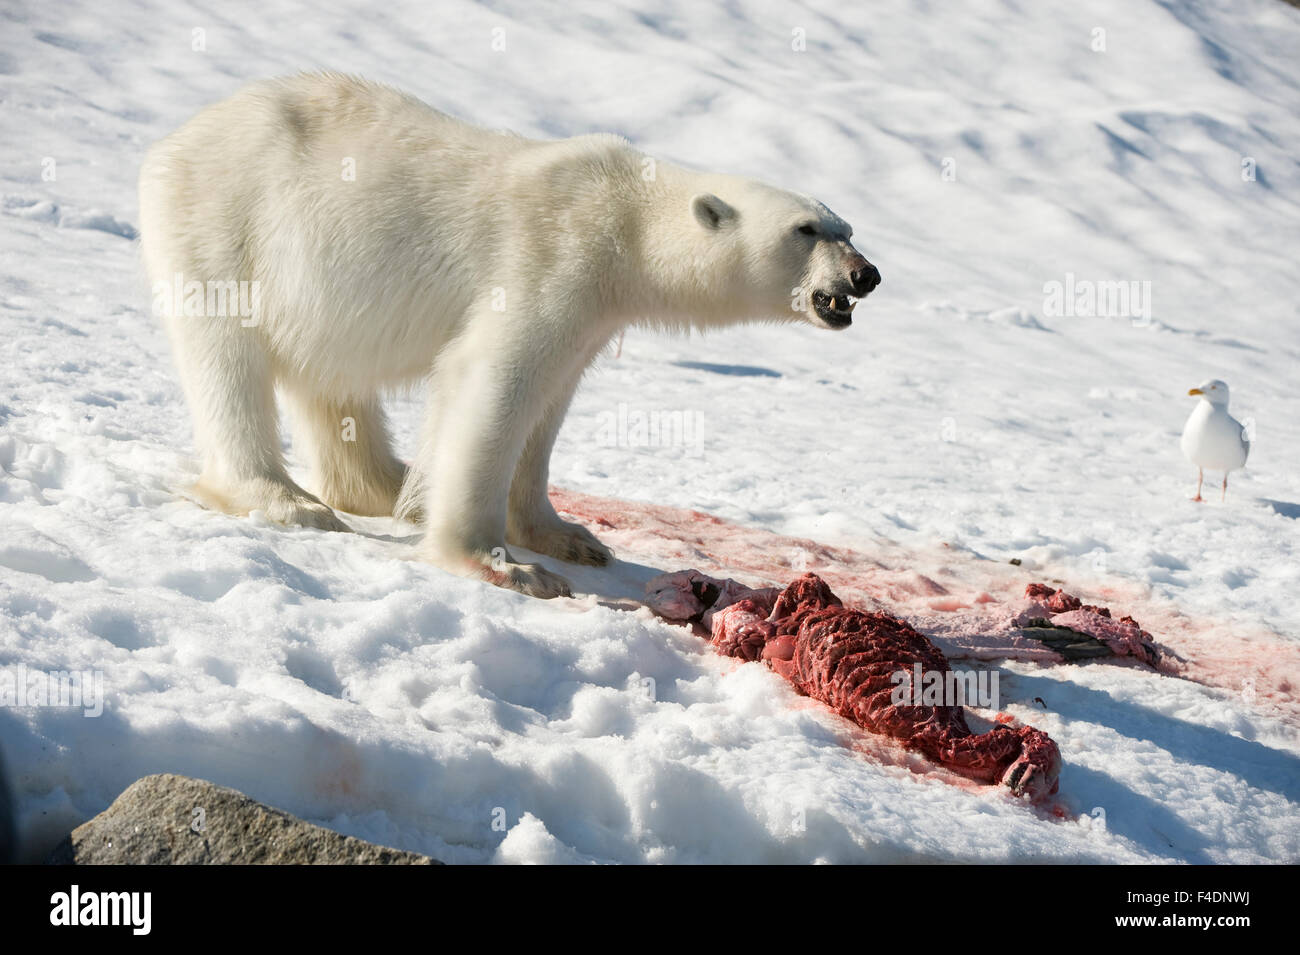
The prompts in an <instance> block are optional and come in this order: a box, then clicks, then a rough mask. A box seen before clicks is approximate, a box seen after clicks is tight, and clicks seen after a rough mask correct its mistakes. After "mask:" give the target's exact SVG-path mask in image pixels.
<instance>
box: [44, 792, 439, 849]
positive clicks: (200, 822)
mask: <svg viewBox="0 0 1300 955" xmlns="http://www.w3.org/2000/svg"><path fill="white" fill-rule="evenodd" d="M199 810H201V811H199ZM50 862H51V863H52V864H54V865H439V864H440V863H439V862H438V861H437V860H435V859H431V858H429V857H428V856H422V855H418V854H416V853H414V852H403V851H401V850H398V849H389V848H386V847H385V846H377V845H374V844H373V843H370V842H364V841H362V840H361V839H354V838H353V837H351V836H345V835H342V834H340V833H337V832H334V831H333V830H330V829H325V828H322V827H321V826H315V825H312V824H311V823H309V822H304V821H303V820H301V819H299V818H297V817H296V816H291V815H290V814H289V813H287V812H284V811H282V810H279V809H274V808H272V807H270V806H267V805H263V804H262V803H260V802H257V801H256V800H254V799H250V798H249V797H248V796H245V795H244V794H243V793H241V792H239V791H237V790H234V789H227V788H226V787H224V786H217V785H215V784H213V783H210V782H207V781H205V780H202V779H191V778H189V777H188V776H174V775H172V774H170V773H162V774H159V775H156V776H144V777H142V778H140V779H137V780H136V781H135V782H134V783H132V784H131V785H130V786H128V787H127V788H126V790H125V791H123V793H122V794H121V795H120V796H118V797H117V799H115V800H113V804H112V805H111V806H109V807H108V808H107V809H105V810H104V811H103V812H101V813H100V814H99V815H98V816H96V817H95V818H93V819H91V820H90V821H89V822H86V823H83V824H82V825H80V826H78V827H77V828H76V829H74V830H73V831H72V832H71V834H70V835H69V836H68V837H67V838H66V839H64V840H63V842H62V843H60V844H59V846H58V847H57V848H55V850H54V853H53V855H52V856H51V857H50Z"/></svg>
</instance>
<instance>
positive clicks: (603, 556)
mask: <svg viewBox="0 0 1300 955" xmlns="http://www.w3.org/2000/svg"><path fill="white" fill-rule="evenodd" d="M519 543H521V544H522V545H523V546H525V547H527V548H528V549H529V550H534V551H537V553H539V554H545V555H547V556H548V557H554V558H555V559H556V560H562V561H564V562H565V563H566V564H586V565H587V566H589V567H604V566H605V565H606V564H608V563H609V562H610V561H611V560H613V559H614V552H613V551H611V550H610V549H609V548H608V547H606V546H605V545H604V544H602V543H601V542H600V539H599V538H597V537H596V535H595V534H593V533H592V532H591V531H589V530H587V529H586V528H585V527H583V526H582V525H581V524H572V523H570V522H568V521H560V522H559V523H558V524H555V525H553V526H550V527H547V528H545V529H543V530H541V531H535V532H534V533H532V534H530V535H528V539H527V540H521V541H520V542H519Z"/></svg>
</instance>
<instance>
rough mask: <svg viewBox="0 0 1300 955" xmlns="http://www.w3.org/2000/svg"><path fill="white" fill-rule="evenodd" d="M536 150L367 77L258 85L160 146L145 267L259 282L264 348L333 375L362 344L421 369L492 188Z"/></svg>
mask: <svg viewBox="0 0 1300 955" xmlns="http://www.w3.org/2000/svg"><path fill="white" fill-rule="evenodd" d="M530 145H534V144H532V143H531V142H530V141H529V140H526V139H523V138H521V137H518V136H515V135H514V134H511V133H504V132H495V131H491V130H487V129H482V128H479V127H476V126H473V125H471V124H469V123H465V122H462V121H460V120H458V119H455V118H454V117H451V116H447V115H445V114H443V113H440V112H438V111H437V110H435V109H433V108H432V107H429V106H428V105H426V104H424V103H422V102H420V101H419V100H417V99H415V98H414V97H411V96H408V95H405V94H403V93H401V92H399V91H397V90H394V89H391V88H389V87H386V86H383V85H380V84H376V83H370V82H367V81H365V80H362V79H359V78H356V77H351V76H345V75H342V74H333V73H313V74H300V75H298V76H293V77H287V78H283V79H273V80H266V81H262V82H258V83H254V84H252V85H250V86H248V87H245V88H244V89H242V90H241V91H239V92H238V93H236V94H235V95H234V96H232V97H230V98H229V99H226V100H224V101H222V102H220V103H216V104H214V105H212V106H209V107H207V108H206V109H204V110H203V111H201V112H200V113H198V114H197V115H196V116H195V117H194V118H193V119H191V120H190V121H189V122H188V123H186V124H185V125H184V126H182V127H181V128H180V129H178V130H176V131H175V132H174V133H172V134H171V135H170V136H168V137H167V138H165V139H163V140H162V141H160V142H159V143H157V144H156V145H155V146H154V147H153V148H152V149H151V150H150V152H149V154H148V156H147V157H146V160H145V162H144V165H143V167H142V169H141V173H140V217H141V241H142V249H143V254H144V260H145V266H146V268H147V270H148V272H149V274H150V277H151V278H152V280H153V281H154V282H158V281H159V280H162V279H168V280H170V279H171V277H172V276H173V275H174V274H178V273H179V274H182V275H184V277H185V280H186V281H189V280H191V279H197V280H199V281H203V282H206V281H210V280H218V281H227V280H235V281H240V280H253V281H257V282H258V283H259V285H260V289H261V295H260V310H261V313H262V314H261V315H259V316H258V321H257V324H258V327H259V328H260V329H261V331H262V333H263V335H264V336H265V338H266V341H267V343H268V345H270V346H271V347H272V349H273V350H274V351H278V352H280V353H282V354H285V355H293V356H295V363H296V364H301V363H303V362H304V361H306V362H310V363H311V364H312V366H313V367H314V368H316V369H317V370H318V372H319V373H321V374H323V375H326V376H329V377H338V376H340V375H345V374H346V372H347V369H346V368H345V367H342V366H340V367H339V368H337V369H334V368H332V367H331V366H332V364H333V361H332V357H333V356H352V359H355V356H357V355H359V354H360V355H373V356H375V357H376V361H381V360H382V362H386V363H387V364H386V367H385V368H384V369H383V371H384V376H385V377H391V378H403V377H411V376H414V375H418V374H419V373H421V371H423V370H427V368H428V363H429V360H430V357H431V355H432V353H433V352H434V351H436V348H437V346H438V344H439V342H440V341H441V340H443V339H445V338H446V337H449V336H450V335H452V334H454V332H455V329H454V327H452V324H451V323H452V322H453V321H454V318H455V316H458V315H460V314H462V313H463V312H464V310H465V307H466V305H467V304H468V301H469V299H470V298H471V297H472V296H473V295H474V294H475V287H476V285H478V284H480V280H481V279H482V276H481V275H480V274H479V270H480V269H481V268H482V258H483V256H482V250H483V249H484V248H485V247H488V246H490V245H491V243H492V239H491V236H488V235H485V234H484V230H485V229H489V230H490V229H491V228H492V227H493V226H492V223H493V222H494V221H495V220H496V219H497V217H495V216H492V215H484V214H483V212H482V210H483V206H484V203H485V195H488V196H490V194H491V190H490V186H487V187H485V184H490V183H491V182H492V181H493V180H494V179H495V178H497V177H498V173H499V169H500V167H501V165H502V164H504V163H508V162H509V161H510V159H511V157H512V156H513V155H515V154H516V153H517V152H518V151H520V150H524V149H527V148H529V146H530ZM439 310H441V314H438V312H439ZM417 313H418V314H419V320H418V321H417V320H415V318H414V316H415V315H416V314H417ZM358 315H363V316H365V319H364V320H362V321H358V320H357V318H356V316H358ZM440 319H441V322H440ZM440 328H442V329H443V334H439V333H438V332H439V329H440ZM431 331H432V334H431ZM304 356H306V357H304ZM381 356H383V357H382V359H381ZM352 359H349V361H350V366H349V367H355V366H356V364H357V363H356V362H355V360H352Z"/></svg>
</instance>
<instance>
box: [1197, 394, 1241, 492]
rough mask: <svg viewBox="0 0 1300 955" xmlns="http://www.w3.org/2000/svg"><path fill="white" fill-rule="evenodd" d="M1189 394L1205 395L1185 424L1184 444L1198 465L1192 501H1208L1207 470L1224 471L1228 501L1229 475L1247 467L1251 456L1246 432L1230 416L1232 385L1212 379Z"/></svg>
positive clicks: (1238, 422) (1224, 488) (1239, 423)
mask: <svg viewBox="0 0 1300 955" xmlns="http://www.w3.org/2000/svg"><path fill="white" fill-rule="evenodd" d="M1187 393H1188V394H1189V395H1200V396H1201V400H1200V401H1198V402H1197V403H1196V407H1195V408H1194V409H1193V410H1192V413H1191V415H1189V416H1188V418H1187V424H1185V425H1183V439H1182V442H1181V443H1180V446H1181V447H1182V449H1183V454H1184V455H1186V456H1187V460H1189V461H1191V462H1192V463H1193V464H1195V465H1196V497H1194V498H1192V500H1193V501H1203V500H1205V498H1203V497H1201V482H1202V481H1204V480H1205V469H1206V468H1209V469H1210V470H1211V471H1222V472H1223V495H1222V497H1221V498H1220V500H1227V497H1228V472H1229V471H1235V470H1236V469H1237V468H1239V467H1243V466H1244V465H1245V463H1246V455H1248V454H1249V453H1250V441H1248V440H1247V439H1246V429H1245V428H1243V427H1242V426H1241V422H1240V421H1238V420H1237V419H1236V418H1234V417H1233V416H1232V415H1230V414H1228V386H1227V385H1226V384H1225V383H1223V382H1222V381H1219V380H1218V379H1217V378H1214V379H1211V380H1210V381H1207V382H1205V383H1204V384H1203V385H1201V386H1200V387H1199V388H1193V389H1192V390H1191V391H1189V392H1187Z"/></svg>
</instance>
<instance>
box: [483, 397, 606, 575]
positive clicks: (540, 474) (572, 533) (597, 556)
mask: <svg viewBox="0 0 1300 955" xmlns="http://www.w3.org/2000/svg"><path fill="white" fill-rule="evenodd" d="M577 385H578V381H577V379H576V378H575V379H574V381H573V384H572V386H571V387H569V388H567V389H566V391H565V393H564V394H563V395H561V396H560V398H559V400H557V401H555V402H553V403H552V404H551V405H550V406H549V407H548V408H547V409H546V413H545V414H544V415H543V417H542V420H541V421H539V422H538V423H537V425H536V427H535V428H534V429H533V433H532V434H531V435H530V436H529V438H528V444H527V445H525V446H524V453H523V455H522V456H521V457H520V459H519V464H518V466H516V468H515V476H514V481H513V483H512V484H511V485H510V503H509V511H508V513H507V517H506V539H507V540H508V541H510V542H511V543H512V544H519V545H520V546H521V547H527V548H528V549H529V550H535V551H537V552H538V553H539V554H548V555H550V556H551V557H556V558H559V559H560V560H563V561H567V562H569V563H571V564H591V565H594V566H597V567H601V566H604V565H605V564H608V563H609V561H610V559H611V558H612V557H613V556H614V555H613V553H612V552H611V551H610V549H609V548H608V547H606V546H605V545H604V544H602V543H601V542H600V541H599V540H598V539H597V538H596V535H594V534H592V533H591V531H589V530H587V529H586V528H585V527H583V526H582V525H581V524H573V523H570V522H569V521H566V520H562V519H561V518H560V516H559V515H558V514H556V513H555V508H554V507H552V506H551V499H550V497H549V496H548V495H547V487H548V484H549V474H550V464H551V449H552V448H553V447H554V446H555V438H556V436H557V435H558V434H559V433H560V426H561V425H562V424H563V423H564V415H565V413H566V412H567V411H568V410H569V402H570V401H572V400H573V392H574V391H575V390H576V388H577Z"/></svg>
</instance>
